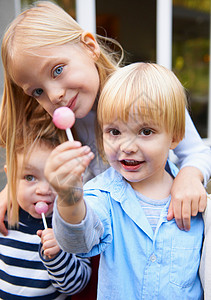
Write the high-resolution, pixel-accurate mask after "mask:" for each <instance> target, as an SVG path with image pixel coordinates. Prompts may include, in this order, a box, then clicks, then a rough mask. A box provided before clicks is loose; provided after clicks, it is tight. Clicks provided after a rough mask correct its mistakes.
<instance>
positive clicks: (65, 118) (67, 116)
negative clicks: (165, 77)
mask: <svg viewBox="0 0 211 300" xmlns="http://www.w3.org/2000/svg"><path fill="white" fill-rule="evenodd" d="M53 122H54V124H55V125H56V127H58V128H59V129H65V130H66V134H67V137H68V140H69V141H73V135H72V132H71V130H70V128H71V127H72V126H73V124H74V123H75V115H74V113H73V111H72V110H71V109H70V108H68V107H65V106H63V107H59V108H57V109H56V110H55V111H54V114H53Z"/></svg>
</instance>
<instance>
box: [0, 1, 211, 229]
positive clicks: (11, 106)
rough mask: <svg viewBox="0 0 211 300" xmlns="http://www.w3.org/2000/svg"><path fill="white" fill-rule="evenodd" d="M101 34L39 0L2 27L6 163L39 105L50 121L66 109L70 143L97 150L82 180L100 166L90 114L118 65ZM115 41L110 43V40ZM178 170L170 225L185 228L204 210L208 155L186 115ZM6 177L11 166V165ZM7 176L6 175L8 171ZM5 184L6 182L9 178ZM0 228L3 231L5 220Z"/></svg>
mask: <svg viewBox="0 0 211 300" xmlns="http://www.w3.org/2000/svg"><path fill="white" fill-rule="evenodd" d="M105 40H107V39H105V38H104V39H103V38H101V37H99V36H96V37H94V35H93V34H92V33H89V32H86V31H84V30H83V29H82V28H81V27H80V26H79V25H78V23H77V22H76V21H75V20H74V19H73V18H71V16H70V15H68V14H67V13H66V12H64V10H62V9H61V8H60V7H58V6H57V5H55V4H53V3H51V2H50V1H40V2H37V3H35V4H34V5H33V6H32V7H31V8H29V9H27V10H25V11H24V12H22V13H21V14H20V15H19V16H18V17H17V18H16V19H15V20H14V21H13V22H12V23H11V25H10V26H9V28H8V29H7V31H6V33H5V35H4V38H3V42H2V61H3V66H4V93H3V98H2V107H1V121H0V134H1V140H2V144H4V145H6V149H7V160H8V161H11V162H12V161H13V149H14V147H15V143H16V132H17V131H18V128H19V127H22V126H25V124H24V122H25V121H26V122H27V118H28V116H30V115H33V111H34V109H35V108H36V107H37V106H38V105H41V106H42V109H41V108H40V109H41V114H43V116H46V113H45V112H44V110H46V111H47V112H48V113H49V114H50V115H51V116H52V114H53V112H54V110H55V109H56V108H57V107H60V106H68V107H70V108H71V109H72V110H73V111H74V113H75V116H76V118H77V121H76V124H75V126H74V132H75V138H76V139H78V140H80V141H81V142H82V143H83V144H87V145H89V146H90V147H91V149H92V151H93V152H95V154H96V155H95V159H94V160H93V161H92V162H91V163H90V165H89V168H88V170H86V174H85V177H84V181H87V180H88V179H90V178H91V177H94V176H96V175H97V174H99V173H100V172H102V171H103V170H104V169H105V168H107V166H105V165H104V164H103V163H102V161H101V159H100V158H99V155H98V154H97V150H96V142H95V135H94V131H95V130H94V127H95V121H94V120H95V111H96V106H97V103H98V97H99V95H100V93H101V89H102V87H103V86H104V83H105V81H106V80H107V78H108V77H109V75H111V74H112V73H113V72H114V71H115V70H116V69H118V68H119V65H120V62H121V60H120V61H118V60H117V59H116V55H115V53H113V51H109V50H108V48H107V47H104V45H105V43H104V42H101V41H105ZM112 42H113V41H112ZM174 152H175V154H176V155H177V156H178V158H179V165H180V167H181V170H180V172H179V173H178V176H177V177H176V179H175V181H174V184H173V186H172V190H171V194H172V203H171V205H170V208H169V216H168V218H169V220H170V219H172V218H173V217H175V218H176V221H177V224H178V226H179V227H180V228H181V229H182V228H184V229H186V230H188V229H189V228H190V216H191V214H192V215H196V213H197V212H198V211H203V210H204V208H205V206H206V192H205V189H204V187H203V184H202V182H203V183H204V184H205V185H206V182H207V180H208V178H209V177H210V175H211V159H210V158H211V152H210V149H209V147H206V146H205V145H204V144H203V142H202V140H201V139H200V137H199V135H198V133H197V132H196V129H195V128H194V125H193V124H192V121H191V119H190V117H189V115H188V113H187V112H186V134H185V139H183V140H182V141H181V142H180V144H179V145H178V147H177V148H176V149H175V150H174ZM11 172H12V168H11ZM11 174H12V173H11ZM8 175H9V176H8V178H9V181H8V183H9V184H10V182H11V181H12V179H11V176H12V175H10V174H8ZM6 190H7V189H5V190H4V191H3V192H2V193H1V214H0V220H1V221H2V220H3V215H4V213H5V210H6V198H7V197H6V195H5V193H6ZM0 230H1V231H2V232H4V233H5V234H6V230H5V228H4V225H3V223H1V226H0Z"/></svg>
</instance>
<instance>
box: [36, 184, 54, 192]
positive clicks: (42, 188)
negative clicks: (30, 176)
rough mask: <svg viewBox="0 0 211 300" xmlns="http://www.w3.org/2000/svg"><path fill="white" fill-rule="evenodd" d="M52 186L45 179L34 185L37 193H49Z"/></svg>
mask: <svg viewBox="0 0 211 300" xmlns="http://www.w3.org/2000/svg"><path fill="white" fill-rule="evenodd" d="M51 193H52V188H51V186H50V184H49V183H48V182H47V181H39V182H38V184H37V187H36V194H37V195H43V196H44V195H51Z"/></svg>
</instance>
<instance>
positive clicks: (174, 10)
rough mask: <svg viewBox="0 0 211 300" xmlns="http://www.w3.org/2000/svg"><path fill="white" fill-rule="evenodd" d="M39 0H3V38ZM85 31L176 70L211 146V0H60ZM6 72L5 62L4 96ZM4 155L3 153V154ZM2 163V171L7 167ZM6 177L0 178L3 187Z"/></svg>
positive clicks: (132, 58) (130, 56) (129, 55)
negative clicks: (13, 20)
mask: <svg viewBox="0 0 211 300" xmlns="http://www.w3.org/2000/svg"><path fill="white" fill-rule="evenodd" d="M33 2H35V1H32V0H0V36H1V37H2V35H3V32H4V30H5V28H6V26H7V25H8V24H9V23H10V21H11V20H12V19H13V18H14V17H15V16H16V15H17V14H19V13H20V11H21V10H22V9H24V8H26V7H27V6H28V5H30V4H32V3H33ZM54 2H56V3H57V4H59V5H60V6H61V7H63V8H64V9H65V10H66V11H67V12H68V13H70V14H71V15H72V16H73V17H74V18H75V19H77V21H78V22H79V23H80V24H81V26H82V27H83V28H84V29H87V30H89V31H92V32H93V33H95V32H96V33H98V34H101V35H106V36H108V37H112V38H114V39H116V40H118V41H119V42H120V44H121V45H122V46H123V48H124V50H125V53H126V57H125V63H126V64H128V63H131V62H136V61H150V62H157V63H160V64H163V65H165V66H167V67H169V68H172V70H173V71H174V72H175V73H176V75H177V76H178V77H179V79H180V80H181V82H182V84H183V85H184V87H185V88H186V89H187V92H188V99H189V106H190V109H189V112H190V115H191V117H192V120H193V122H194V124H195V126H196V128H197V130H198V132H199V134H200V135H201V137H202V138H203V139H204V141H205V142H206V143H208V144H209V145H211V129H210V128H211V108H210V105H209V103H211V99H210V98H211V96H210V95H211V93H210V85H211V79H210V75H209V73H210V69H211V68H210V64H211V63H210V48H211V47H210V44H211V41H210V31H211V30H210V27H211V26H210V9H211V8H210V5H211V4H210V2H211V1H210V0H132V1H128V0H104V1H103V0H57V1H54ZM2 87H3V72H2V66H1V65H0V95H1V93H2ZM1 157H2V159H3V160H4V158H3V154H2V155H1ZM3 160H1V161H2V163H1V170H2V166H3ZM2 184H4V179H2V180H0V188H1V186H2Z"/></svg>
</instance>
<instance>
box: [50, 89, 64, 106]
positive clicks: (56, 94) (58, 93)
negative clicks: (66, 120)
mask: <svg viewBox="0 0 211 300" xmlns="http://www.w3.org/2000/svg"><path fill="white" fill-rule="evenodd" d="M64 95H65V90H64V89H62V88H56V87H51V88H49V91H48V98H49V99H50V101H51V103H52V104H54V105H57V104H59V103H60V102H61V101H62V100H63V98H64Z"/></svg>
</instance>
